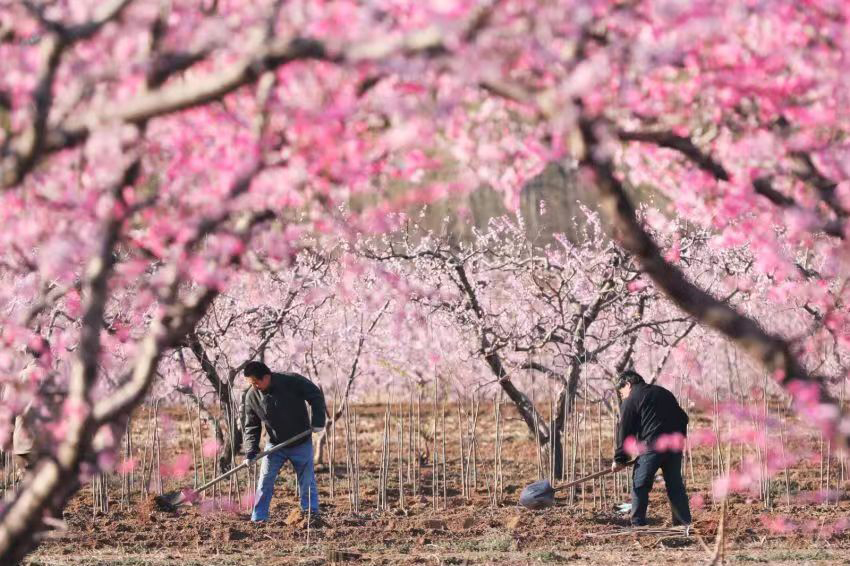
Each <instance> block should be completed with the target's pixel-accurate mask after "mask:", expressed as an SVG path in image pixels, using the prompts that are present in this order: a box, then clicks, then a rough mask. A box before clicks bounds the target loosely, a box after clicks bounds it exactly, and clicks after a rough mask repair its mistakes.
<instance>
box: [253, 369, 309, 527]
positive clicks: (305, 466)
mask: <svg viewBox="0 0 850 566" xmlns="http://www.w3.org/2000/svg"><path fill="white" fill-rule="evenodd" d="M243 372H244V374H245V377H246V378H247V379H248V382H249V383H250V384H251V388H250V389H249V390H248V392H247V393H246V394H245V447H246V453H245V455H246V460H247V461H248V462H252V461H253V460H254V459H255V458H256V457H257V454H259V452H260V433H261V429H262V428H263V427H265V430H266V435H267V437H268V442H267V444H266V446H265V449H266V450H268V449H269V448H271V447H272V446H274V445H276V444H280V443H281V442H285V441H287V440H288V439H290V438H292V437H293V436H296V435H297V434H299V433H301V432H304V431H305V430H309V429H310V428H312V429H313V432H321V431H323V430H324V428H325V396H324V395H323V394H322V391H321V390H320V389H319V388H318V387H316V385H315V384H314V383H313V382H312V381H310V380H309V379H307V378H306V377H304V376H301V375H298V374H296V373H272V372H271V370H269V368H268V367H267V366H266V365H265V364H264V363H262V362H248V363H247V364H246V365H245V369H244V370H243ZM307 404H309V405H310V410H311V413H312V419H311V418H310V417H309V416H308V415H307ZM286 461H289V462H291V463H292V467H293V468H294V470H295V473H296V474H297V475H298V486H299V489H300V491H301V509H302V511H304V512H305V513H306V512H308V511H309V513H310V516H311V521H312V522H313V524H314V525H317V524H318V523H319V494H318V492H317V489H316V476H315V475H314V473H313V442H312V439H311V437H310V436H309V435H308V436H306V437H305V438H304V440H303V441H301V442H299V443H298V444H295V445H293V446H287V447H286V448H284V449H282V450H280V451H278V452H275V453H273V454H269V455H268V456H266V457H265V458H263V460H262V464H261V467H260V477H259V480H258V482H257V497H256V500H255V503H254V511H253V513H251V520H252V521H254V522H262V521H265V520H266V519H268V516H269V505H270V504H271V500H272V495H273V494H274V483H275V480H276V479H277V474H278V472H280V468H281V467H282V466H283V464H284V463H285V462H286Z"/></svg>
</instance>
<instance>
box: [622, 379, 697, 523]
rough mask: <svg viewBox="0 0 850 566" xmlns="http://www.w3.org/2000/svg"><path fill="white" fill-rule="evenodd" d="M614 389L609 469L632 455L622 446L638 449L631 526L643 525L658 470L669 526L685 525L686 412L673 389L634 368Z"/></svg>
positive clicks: (687, 518) (687, 509)
mask: <svg viewBox="0 0 850 566" xmlns="http://www.w3.org/2000/svg"><path fill="white" fill-rule="evenodd" d="M617 389H618V390H619V391H620V395H621V396H622V398H623V404H622V405H621V406H620V429H619V432H618V435H617V451H616V453H615V454H614V463H613V464H612V469H613V470H615V471H616V470H620V469H622V468H623V467H625V465H626V464H627V463H628V462H629V461H630V459H631V458H630V456H629V454H628V450H626V448H625V447H624V444H632V445H633V446H634V447H635V448H637V449H638V450H637V451H639V452H641V454H640V455H639V456H638V458H637V461H636V462H635V467H634V470H633V471H632V478H633V482H632V514H631V523H632V525H634V526H641V525H646V508H647V507H648V506H649V490H650V489H652V482H653V481H655V473H656V472H657V471H658V468H661V473H662V474H663V475H664V484H665V486H666V487H667V498H668V499H669V500H670V507H671V508H672V510H673V524H674V525H690V523H691V510H690V507H689V505H688V495H687V493H686V492H685V484H684V482H683V481H682V450H683V448H684V440H685V435H686V434H687V428H688V415H687V414H686V413H685V411H683V410H682V408H681V407H680V406H679V403H678V402H677V401H676V397H674V396H673V394H672V393H670V392H669V391H667V390H666V389H664V388H663V387H661V386H660V385H650V384H647V383H646V382H644V380H643V378H642V377H641V376H640V374H638V373H637V372H634V371H626V372H624V373H623V374H622V375H621V376H620V379H619V381H618V383H617Z"/></svg>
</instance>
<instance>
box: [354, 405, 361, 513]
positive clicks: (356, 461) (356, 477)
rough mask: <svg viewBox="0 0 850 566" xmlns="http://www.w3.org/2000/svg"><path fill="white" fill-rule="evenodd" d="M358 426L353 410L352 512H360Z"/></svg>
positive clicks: (355, 412)
mask: <svg viewBox="0 0 850 566" xmlns="http://www.w3.org/2000/svg"><path fill="white" fill-rule="evenodd" d="M359 439H360V427H359V426H358V424H357V410H356V409H355V410H354V512H355V513H358V514H359V513H360V442H359Z"/></svg>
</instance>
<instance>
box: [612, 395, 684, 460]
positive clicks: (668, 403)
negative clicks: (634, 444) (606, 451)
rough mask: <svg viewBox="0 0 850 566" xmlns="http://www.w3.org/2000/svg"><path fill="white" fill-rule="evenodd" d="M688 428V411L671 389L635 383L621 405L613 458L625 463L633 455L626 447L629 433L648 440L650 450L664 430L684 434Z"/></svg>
mask: <svg viewBox="0 0 850 566" xmlns="http://www.w3.org/2000/svg"><path fill="white" fill-rule="evenodd" d="M687 430H688V415H687V413H685V411H683V410H682V408H681V407H680V406H679V403H678V402H677V401H676V397H674V396H673V394H672V393H670V392H669V391H667V390H666V389H664V388H663V387H661V386H660V385H649V384H647V383H638V384H635V385H632V391H631V393H630V394H629V396H628V397H626V399H624V400H623V404H622V405H620V430H619V432H618V434H617V451H616V452H615V453H614V460H615V461H616V462H617V463H620V464H625V463H626V462H628V461H629V460H630V459H631V458H630V457H629V455H628V454H627V453H626V452H625V450H623V441H624V440H625V439H626V438H628V437H630V436H634V437H635V438H636V439H637V440H638V441H639V442H642V443H644V444H646V446H647V448H648V450H650V451H651V450H652V446H653V444H654V443H655V440H656V439H657V438H658V437H659V436H661V435H662V434H672V433H675V432H678V433H681V434H683V435H684V434H687Z"/></svg>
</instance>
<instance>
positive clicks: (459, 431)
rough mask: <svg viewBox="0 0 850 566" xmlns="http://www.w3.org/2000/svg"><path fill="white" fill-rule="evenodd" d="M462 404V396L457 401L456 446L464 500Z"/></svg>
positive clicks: (464, 474) (465, 495)
mask: <svg viewBox="0 0 850 566" xmlns="http://www.w3.org/2000/svg"><path fill="white" fill-rule="evenodd" d="M462 404H463V398H462V397H461V398H459V399H458V402H457V437H458V446H459V450H460V452H459V454H460V458H459V460H460V494H461V496H462V497H463V498H464V500H466V501H468V500H469V495H468V494H467V492H466V468H465V467H464V461H463V460H464V454H465V451H464V450H463V425H462V423H463V418H462V415H461V409H460V407H461V405H462Z"/></svg>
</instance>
